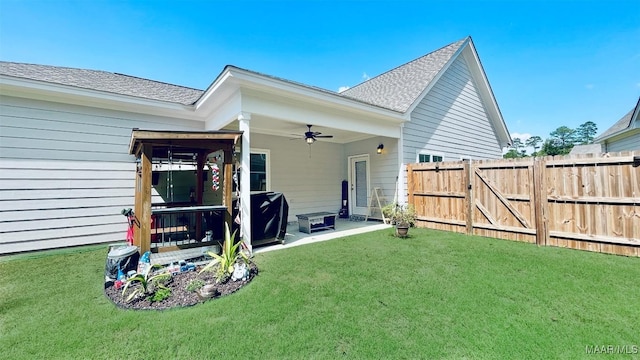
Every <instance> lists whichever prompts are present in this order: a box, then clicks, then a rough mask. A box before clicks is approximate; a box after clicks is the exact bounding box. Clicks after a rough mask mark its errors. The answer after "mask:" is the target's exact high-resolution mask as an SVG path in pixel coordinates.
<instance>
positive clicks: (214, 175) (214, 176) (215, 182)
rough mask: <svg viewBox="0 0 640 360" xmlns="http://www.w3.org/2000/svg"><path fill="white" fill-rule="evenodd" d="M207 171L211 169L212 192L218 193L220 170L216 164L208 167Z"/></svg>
mask: <svg viewBox="0 0 640 360" xmlns="http://www.w3.org/2000/svg"><path fill="white" fill-rule="evenodd" d="M209 169H211V188H212V189H213V191H218V189H220V168H219V167H218V164H216V163H213V165H209Z"/></svg>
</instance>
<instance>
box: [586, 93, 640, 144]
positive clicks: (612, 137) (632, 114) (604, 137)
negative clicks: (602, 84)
mask: <svg viewBox="0 0 640 360" xmlns="http://www.w3.org/2000/svg"><path fill="white" fill-rule="evenodd" d="M639 114H640V98H638V102H637V103H636V106H635V107H634V108H633V109H631V111H629V112H628V113H627V114H626V115H625V116H623V117H622V118H621V119H620V120H618V121H617V122H616V123H615V124H613V126H611V127H610V128H608V129H607V130H606V131H605V132H603V133H602V134H600V135H599V136H597V137H596V138H595V139H594V140H593V141H594V142H596V143H600V144H602V147H603V149H604V152H616V151H630V150H640V120H638V117H639V116H640V115H639Z"/></svg>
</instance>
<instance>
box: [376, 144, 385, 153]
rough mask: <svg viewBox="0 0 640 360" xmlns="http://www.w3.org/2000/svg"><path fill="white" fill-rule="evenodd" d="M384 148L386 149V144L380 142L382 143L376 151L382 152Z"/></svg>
mask: <svg viewBox="0 0 640 360" xmlns="http://www.w3.org/2000/svg"><path fill="white" fill-rule="evenodd" d="M382 149H384V144H380V145H378V149H377V150H376V152H377V153H378V155H380V154H382Z"/></svg>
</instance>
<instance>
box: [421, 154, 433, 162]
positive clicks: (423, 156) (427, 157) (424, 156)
mask: <svg viewBox="0 0 640 360" xmlns="http://www.w3.org/2000/svg"><path fill="white" fill-rule="evenodd" d="M418 162H419V163H427V162H431V155H427V154H418Z"/></svg>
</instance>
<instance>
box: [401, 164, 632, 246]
mask: <svg viewBox="0 0 640 360" xmlns="http://www.w3.org/2000/svg"><path fill="white" fill-rule="evenodd" d="M407 180H408V191H409V194H408V195H409V203H411V204H413V205H414V206H415V208H416V215H417V225H418V226H420V227H427V228H432V229H439V230H447V231H455V232H466V233H467V234H474V235H480V236H488V237H494V238H502V239H508V240H515V241H525V242H530V243H537V244H538V245H550V246H560V247H569V248H574V249H582V250H590V251H597V252H606V253H613V254H620V255H628V256H640V151H636V152H625V153H616V154H603V155H579V156H565V157H545V158H536V159H535V160H534V159H532V158H525V159H517V160H513V159H512V160H503V159H501V160H483V161H475V162H473V163H470V162H462V161H459V162H447V163H421V164H409V165H408V166H407Z"/></svg>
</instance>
